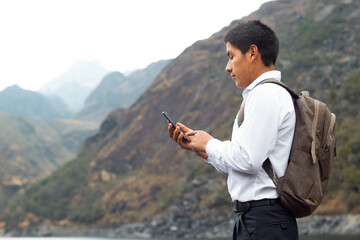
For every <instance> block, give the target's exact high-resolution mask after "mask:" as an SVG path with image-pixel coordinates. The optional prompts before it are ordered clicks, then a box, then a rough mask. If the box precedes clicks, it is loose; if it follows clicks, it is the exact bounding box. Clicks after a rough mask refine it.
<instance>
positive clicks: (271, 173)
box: [238, 78, 299, 186]
mask: <svg viewBox="0 0 360 240" xmlns="http://www.w3.org/2000/svg"><path fill="white" fill-rule="evenodd" d="M264 83H274V84H277V85H279V86H281V87H283V88H285V89H286V90H287V91H288V93H289V94H290V95H291V97H292V98H293V99H295V100H296V99H299V95H297V94H296V93H295V92H294V91H293V90H292V89H291V88H289V87H288V86H286V85H285V84H284V83H283V82H281V81H279V80H276V79H272V78H270V79H266V80H264V81H262V82H261V83H259V84H264ZM259 84H258V85H259ZM244 107H245V99H244V101H243V103H242V104H241V107H240V111H239V115H238V125H239V126H240V125H241V124H242V122H243V121H244ZM262 167H263V169H264V170H265V172H266V173H267V174H268V176H269V177H270V179H271V180H272V181H273V182H274V184H275V186H276V184H277V179H278V177H277V175H276V173H275V171H274V170H273V168H272V166H271V163H270V160H269V158H267V159H266V160H265V162H264V163H263V166H262Z"/></svg>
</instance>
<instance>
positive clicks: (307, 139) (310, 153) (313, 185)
mask: <svg viewBox="0 0 360 240" xmlns="http://www.w3.org/2000/svg"><path fill="white" fill-rule="evenodd" d="M264 83H274V84H278V85H280V86H282V87H283V88H285V89H286V90H287V91H288V92H289V93H290V95H291V97H292V99H293V102H294V108H295V114H296V124H295V132H294V138H293V142H292V146H291V151H290V157H289V162H288V167H287V169H286V172H285V175H284V176H282V177H280V178H278V177H277V176H276V174H275V172H274V171H273V169H272V167H271V163H270V161H269V159H266V160H265V162H264V164H263V168H264V170H265V171H266V172H267V174H268V175H269V177H270V178H271V179H272V180H273V182H274V184H275V186H276V189H277V191H278V193H279V195H280V199H281V203H282V205H283V206H284V207H285V208H286V209H288V210H289V211H290V212H292V213H293V214H294V216H295V217H297V218H300V217H305V216H308V215H310V214H311V213H313V212H314V210H315V209H316V208H317V207H318V206H319V204H320V202H321V200H322V198H323V196H324V193H325V189H326V186H327V184H328V181H329V178H330V173H331V168H332V164H333V161H334V157H335V156H336V141H335V122H336V116H335V114H333V113H331V112H330V111H329V109H328V108H327V106H326V105H325V104H324V103H322V102H320V101H318V100H316V99H313V98H311V97H310V96H309V93H308V92H301V93H302V95H301V96H298V95H297V94H296V93H295V92H294V91H292V90H291V89H290V88H288V87H287V86H286V85H285V84H284V83H282V82H280V81H277V80H275V79H267V80H265V81H263V82H261V83H260V84H264ZM244 105H245V104H242V107H241V109H240V113H239V117H238V120H239V126H240V125H241V123H242V122H243V120H244ZM273 161H276V159H274V160H273Z"/></svg>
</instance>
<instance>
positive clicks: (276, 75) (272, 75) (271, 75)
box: [242, 70, 281, 99]
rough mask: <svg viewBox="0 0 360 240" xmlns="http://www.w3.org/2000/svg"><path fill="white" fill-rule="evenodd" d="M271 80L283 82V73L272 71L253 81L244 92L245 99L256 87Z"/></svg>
mask: <svg viewBox="0 0 360 240" xmlns="http://www.w3.org/2000/svg"><path fill="white" fill-rule="evenodd" d="M269 78H274V79H276V80H278V81H281V72H280V71H278V70H271V71H268V72H264V73H263V74H261V75H260V76H259V77H258V78H257V79H255V81H253V82H252V83H251V84H250V85H249V86H248V87H247V88H245V89H244V91H243V92H242V96H243V98H244V99H245V98H246V97H247V95H248V94H249V92H251V90H253V88H254V87H256V85H258V84H259V83H261V82H262V81H264V80H266V79H269Z"/></svg>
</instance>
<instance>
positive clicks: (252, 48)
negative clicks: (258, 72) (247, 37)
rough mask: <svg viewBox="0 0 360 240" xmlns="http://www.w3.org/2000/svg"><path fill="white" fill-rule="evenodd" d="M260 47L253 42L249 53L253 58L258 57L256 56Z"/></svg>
mask: <svg viewBox="0 0 360 240" xmlns="http://www.w3.org/2000/svg"><path fill="white" fill-rule="evenodd" d="M258 52H259V50H258V47H257V46H256V45H255V44H252V45H251V46H250V48H249V55H250V58H251V59H254V58H256V56H257V55H258Z"/></svg>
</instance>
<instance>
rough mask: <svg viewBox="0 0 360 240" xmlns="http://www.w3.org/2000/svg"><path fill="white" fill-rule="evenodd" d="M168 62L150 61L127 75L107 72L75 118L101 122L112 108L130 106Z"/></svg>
mask: <svg viewBox="0 0 360 240" xmlns="http://www.w3.org/2000/svg"><path fill="white" fill-rule="evenodd" d="M170 62H171V60H161V61H158V62H156V63H152V64H150V65H149V66H147V67H146V68H144V69H141V70H138V71H136V72H134V73H132V74H130V75H129V76H124V75H123V74H121V73H120V72H113V73H110V74H108V75H107V76H105V77H104V79H103V80H102V81H101V83H100V84H99V85H98V86H97V87H96V88H95V89H94V90H93V91H92V92H91V93H90V95H89V96H88V97H87V98H86V101H85V106H84V108H83V109H82V110H81V111H80V112H79V113H78V114H77V115H76V117H75V118H77V119H80V120H84V121H94V122H98V123H101V122H102V121H103V120H104V119H105V117H106V116H107V114H108V113H109V112H111V111H112V110H115V109H119V108H126V107H128V106H130V105H131V104H132V103H134V102H135V101H136V99H138V98H139V96H140V95H141V94H142V93H143V92H144V91H145V90H146V89H147V88H148V87H149V85H150V84H151V83H152V81H153V80H154V78H155V77H156V76H157V75H158V74H159V73H160V72H161V70H162V69H163V68H164V67H165V66H166V65H168V64H169V63H170Z"/></svg>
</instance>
